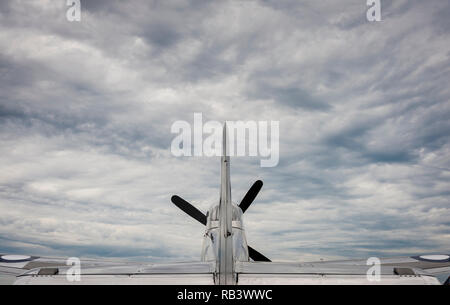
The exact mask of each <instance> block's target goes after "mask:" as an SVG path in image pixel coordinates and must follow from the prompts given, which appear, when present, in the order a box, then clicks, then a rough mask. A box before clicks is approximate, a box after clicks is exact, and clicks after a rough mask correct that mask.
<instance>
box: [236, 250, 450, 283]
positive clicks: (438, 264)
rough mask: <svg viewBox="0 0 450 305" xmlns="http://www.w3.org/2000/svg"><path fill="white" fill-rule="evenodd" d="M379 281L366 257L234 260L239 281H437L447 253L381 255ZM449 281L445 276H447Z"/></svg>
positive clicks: (448, 265)
mask: <svg viewBox="0 0 450 305" xmlns="http://www.w3.org/2000/svg"><path fill="white" fill-rule="evenodd" d="M380 263H381V264H380V269H379V271H380V277H379V281H377V280H375V279H374V278H373V277H370V280H369V278H368V277H367V273H368V272H370V268H371V267H373V265H367V260H345V261H329V262H323V261H320V262H311V263H274V262H272V263H270V262H241V263H237V264H236V272H237V274H238V284H239V285H260V284H262V285H264V284H270V285H304V284H332V285H335V284H346V285H354V284H357V285H364V284H368V285H372V284H382V285H395V284H400V285H408V284H412V285H439V284H440V282H439V281H438V279H437V278H436V277H435V276H436V275H439V274H446V273H447V274H448V273H450V256H448V255H428V256H414V257H398V258H384V259H380ZM447 281H448V280H447Z"/></svg>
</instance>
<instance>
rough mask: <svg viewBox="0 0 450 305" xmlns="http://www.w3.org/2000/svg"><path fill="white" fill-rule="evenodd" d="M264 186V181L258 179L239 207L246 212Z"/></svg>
mask: <svg viewBox="0 0 450 305" xmlns="http://www.w3.org/2000/svg"><path fill="white" fill-rule="evenodd" d="M262 186H263V182H262V181H261V180H258V181H256V182H255V183H253V185H252V187H251V188H250V189H249V190H248V192H247V194H245V196H244V198H243V199H242V201H241V203H240V204H239V207H240V208H241V210H242V213H245V211H246V210H247V209H248V207H249V206H250V205H251V204H252V202H253V200H255V198H256V195H258V193H259V191H260V190H261V188H262Z"/></svg>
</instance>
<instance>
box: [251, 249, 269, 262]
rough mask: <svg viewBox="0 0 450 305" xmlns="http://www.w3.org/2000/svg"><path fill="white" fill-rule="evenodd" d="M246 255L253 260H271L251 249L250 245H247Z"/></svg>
mask: <svg viewBox="0 0 450 305" xmlns="http://www.w3.org/2000/svg"><path fill="white" fill-rule="evenodd" d="M248 256H250V257H251V258H252V260H254V261H255V262H271V260H270V259H268V258H267V257H265V256H264V255H262V254H261V253H259V252H258V251H256V250H255V249H253V248H252V247H250V246H248Z"/></svg>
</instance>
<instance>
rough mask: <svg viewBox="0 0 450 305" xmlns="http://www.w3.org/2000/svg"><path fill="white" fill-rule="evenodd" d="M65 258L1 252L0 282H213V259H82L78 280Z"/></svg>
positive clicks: (42, 283) (159, 283)
mask: <svg viewBox="0 0 450 305" xmlns="http://www.w3.org/2000/svg"><path fill="white" fill-rule="evenodd" d="M66 262H67V258H56V257H36V256H19V255H1V256H0V283H2V284H16V285H67V284H70V285H73V284H82V285H90V284H111V285H115V284H125V285H126V284H133V285H134V284H144V285H145V284H147V285H153V284H156V285H164V284H166V285H212V284H214V269H215V264H214V263H208V262H194V263H189V262H187V263H169V264H149V263H129V262H114V261H107V260H95V259H82V260H81V265H80V267H81V268H80V271H81V272H80V273H81V275H80V281H73V280H72V281H70V280H69V279H68V278H67V274H72V272H73V269H72V266H70V265H69V266H68V265H67V264H66Z"/></svg>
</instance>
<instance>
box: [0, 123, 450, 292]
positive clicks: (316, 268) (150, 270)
mask: <svg viewBox="0 0 450 305" xmlns="http://www.w3.org/2000/svg"><path fill="white" fill-rule="evenodd" d="M262 185H263V183H262V181H256V182H255V183H254V184H253V186H252V187H251V188H250V190H249V191H248V192H247V194H246V195H245V196H244V198H243V199H242V201H241V202H240V204H239V205H236V204H235V203H233V202H232V200H231V185H230V157H229V156H228V153H227V127H226V124H224V129H223V154H222V157H221V187H220V200H219V204H217V205H214V206H212V207H211V208H210V209H209V210H208V212H207V213H206V215H205V214H203V213H202V212H201V211H199V210H198V209H196V208H195V207H194V206H192V205H191V204H190V203H188V202H187V201H185V200H184V199H182V198H180V197H179V196H173V197H172V202H173V203H174V204H175V205H176V206H178V207H179V208H180V209H181V210H183V211H184V212H186V213H187V214H189V215H190V216H192V217H193V218H194V219H196V220H197V221H199V222H200V223H202V224H203V225H205V226H206V232H205V234H204V239H203V248H202V255H201V261H200V262H188V263H169V264H149V263H123V262H111V261H108V260H99V259H83V260H81V275H80V278H79V281H77V280H75V281H73V280H69V277H67V274H69V275H70V274H72V272H73V269H72V266H67V265H66V262H67V259H66V258H51V257H36V256H23V255H6V254H5V255H0V283H2V282H5V281H4V279H8V280H11V279H12V282H13V283H14V284H18V285H27V284H31V285H33V284H39V285H42V284H56V285H65V284H81V285H88V284H150V285H154V284H157V285H161V284H168V285H210V284H211V285H212V284H216V285H259V284H269V285H270V284H272V285H277V284H288V285H299V284H332V285H333V284H356V285H366V284H369V285H373V284H384V285H390V284H401V285H405V284H412V285H438V284H440V282H439V281H438V280H437V278H436V276H437V275H442V274H447V273H450V255H448V254H442V255H422V256H414V257H399V258H385V259H380V262H381V265H380V267H379V275H380V276H379V279H378V280H377V279H376V278H373V277H370V276H367V274H368V271H369V274H371V271H370V270H372V269H371V268H372V267H373V266H372V265H367V261H366V260H347V261H330V262H325V261H320V262H310V263H276V262H271V261H270V260H269V259H268V258H267V257H265V256H264V255H262V254H261V253H259V252H258V251H256V250H255V249H253V248H252V247H250V246H249V245H248V244H247V239H246V236H245V230H244V226H243V220H242V218H243V214H244V213H245V211H246V210H247V209H248V207H249V206H250V205H251V203H252V202H253V200H254V199H255V197H256V195H257V194H258V192H259V191H260V189H261V188H262ZM449 253H450V251H449ZM2 279H3V280H2ZM447 283H448V280H447Z"/></svg>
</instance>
